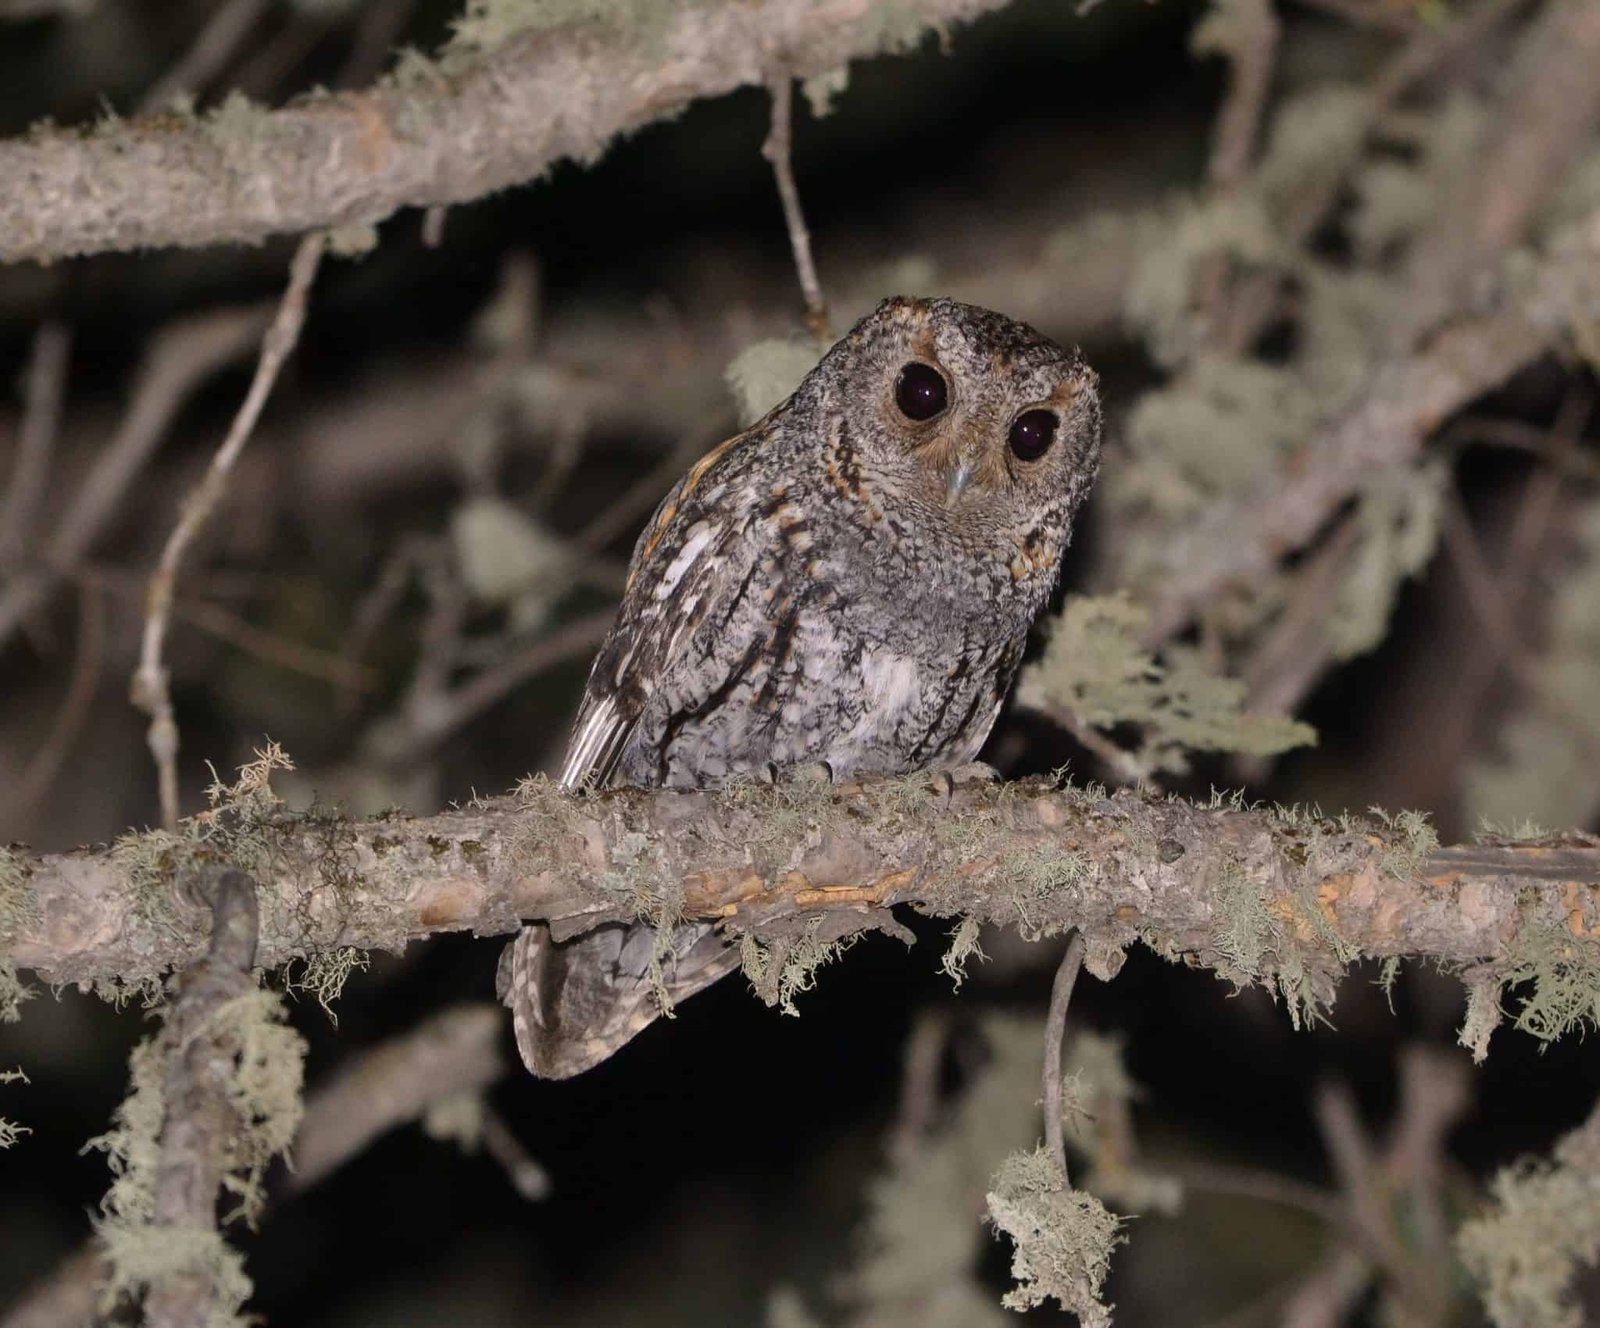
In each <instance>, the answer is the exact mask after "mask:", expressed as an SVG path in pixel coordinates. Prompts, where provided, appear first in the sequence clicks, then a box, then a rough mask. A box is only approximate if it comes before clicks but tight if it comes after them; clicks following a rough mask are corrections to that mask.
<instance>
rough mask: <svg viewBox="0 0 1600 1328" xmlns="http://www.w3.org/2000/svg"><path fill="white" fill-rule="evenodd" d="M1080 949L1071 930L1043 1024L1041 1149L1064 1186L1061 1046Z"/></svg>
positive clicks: (1080, 963) (1078, 936)
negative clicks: (1042, 1139) (1042, 1133)
mask: <svg viewBox="0 0 1600 1328" xmlns="http://www.w3.org/2000/svg"><path fill="white" fill-rule="evenodd" d="M1083 950H1084V945H1083V933H1082V932H1080V931H1079V930H1078V929H1077V928H1076V927H1074V928H1073V929H1072V934H1071V935H1070V936H1069V937H1068V938H1067V952H1066V953H1065V954H1064V955H1062V956H1061V966H1060V967H1059V968H1057V969H1056V979H1055V982H1054V983H1053V984H1051V987H1050V1012H1049V1014H1047V1015H1046V1016H1045V1021H1044V1146H1045V1149H1046V1151H1047V1152H1048V1153H1049V1154H1050V1156H1051V1157H1053V1158H1055V1160H1056V1165H1057V1166H1058V1167H1059V1168H1060V1169H1061V1184H1062V1185H1063V1186H1065V1185H1066V1184H1067V1141H1066V1139H1065V1137H1064V1135H1063V1131H1062V1122H1061V1044H1062V1043H1063V1042H1064V1041H1065V1040H1066V1036H1067V1007H1068V1006H1069V1005H1071V1004H1072V988H1073V986H1074V984H1075V983H1076V982H1077V981H1078V970H1079V969H1081V968H1082V967H1083Z"/></svg>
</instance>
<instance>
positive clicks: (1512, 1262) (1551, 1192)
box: [1456, 1122, 1600, 1328]
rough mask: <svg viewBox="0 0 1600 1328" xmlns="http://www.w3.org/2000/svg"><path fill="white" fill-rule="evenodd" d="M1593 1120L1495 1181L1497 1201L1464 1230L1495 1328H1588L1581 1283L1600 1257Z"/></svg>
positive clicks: (1463, 1254) (1463, 1244) (1598, 1144)
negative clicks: (1542, 1156)
mask: <svg viewBox="0 0 1600 1328" xmlns="http://www.w3.org/2000/svg"><path fill="white" fill-rule="evenodd" d="M1595 1136H1596V1128H1595V1125H1594V1123H1593V1122H1591V1123H1590V1124H1588V1125H1586V1126H1584V1127H1583V1128H1581V1129H1579V1130H1577V1131H1575V1132H1574V1133H1572V1134H1570V1135H1568V1136H1567V1137H1566V1138H1565V1139H1563V1140H1562V1141H1561V1142H1560V1143H1559V1144H1557V1145H1556V1148H1555V1152H1554V1155H1553V1156H1552V1157H1551V1158H1549V1159H1541V1160H1525V1161H1522V1162H1519V1163H1517V1164H1516V1165H1514V1166H1511V1167H1507V1168H1506V1169H1505V1170H1503V1171H1501V1172H1500V1173H1499V1174H1498V1175H1497V1176H1496V1177H1495V1178H1494V1179H1493V1180H1492V1181H1491V1182H1490V1184H1489V1194H1490V1206H1489V1208H1488V1209H1487V1210H1486V1211H1485V1212H1482V1213H1480V1214H1479V1215H1478V1216H1476V1217H1473V1218H1471V1219H1469V1220H1468V1221H1467V1222H1465V1223H1463V1224H1462V1226H1461V1229H1460V1230H1459V1231H1458V1232H1457V1234H1456V1251H1457V1253H1458V1254H1459V1255H1460V1258H1461V1262H1462V1263H1463V1264H1464V1265H1465V1266H1466V1268H1467V1270H1468V1271H1469V1272H1470V1273H1471V1275H1472V1276H1473V1278H1474V1279H1475V1280H1476V1281H1477V1282H1478V1284H1479V1287H1480V1289H1481V1292H1482V1295H1483V1301H1484V1307H1485V1309H1486V1310H1487V1311H1488V1314H1489V1318H1490V1320H1491V1322H1493V1323H1494V1325H1495V1328H1580V1325H1582V1324H1584V1323H1586V1322H1588V1319H1587V1316H1586V1315H1585V1313H1584V1310H1583V1305H1582V1301H1581V1298H1580V1296H1579V1294H1578V1290H1577V1285H1576V1284H1577V1282H1578V1279H1579V1277H1580V1275H1581V1271H1582V1270H1583V1269H1588V1268H1593V1267H1595V1265H1596V1263H1597V1262H1600V1140H1597V1139H1596V1137H1595Z"/></svg>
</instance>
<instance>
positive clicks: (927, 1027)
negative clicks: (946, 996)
mask: <svg viewBox="0 0 1600 1328" xmlns="http://www.w3.org/2000/svg"><path fill="white" fill-rule="evenodd" d="M949 1043H950V1015H949V1012H948V1011H947V1010H944V1009H942V1008H940V1007H937V1006H934V1007H926V1008H924V1009H921V1010H918V1011H917V1013H916V1014H915V1015H913V1016H912V1020H911V1033H910V1035H909V1036H908V1037H907V1038H906V1047H905V1060H904V1065H903V1068H902V1070H901V1073H900V1110H899V1114H898V1116H897V1117H896V1119H895V1123H894V1129H893V1131H892V1132H891V1133H890V1136H889V1155H890V1156H891V1157H892V1158H893V1159H895V1160H896V1161H897V1162H903V1161H906V1160H909V1159H910V1158H912V1157H914V1156H916V1154H917V1152H918V1150H919V1149H920V1148H921V1147H922V1145H923V1143H924V1142H925V1141H926V1139H927V1137H928V1134H929V1133H930V1131H931V1130H932V1129H933V1125H934V1122H935V1121H936V1120H937V1119H938V1116H939V1071H940V1067H941V1066H942V1065H943V1064H944V1053H945V1048H946V1047H947V1046H948V1045H949Z"/></svg>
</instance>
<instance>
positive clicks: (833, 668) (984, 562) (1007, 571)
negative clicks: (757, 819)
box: [500, 298, 1100, 1078]
mask: <svg viewBox="0 0 1600 1328" xmlns="http://www.w3.org/2000/svg"><path fill="white" fill-rule="evenodd" d="M1099 456H1100V402H1099V394H1098V391H1097V386H1096V378H1095V375H1094V373H1093V372H1092V371H1091V370H1090V369H1089V368H1088V367H1087V365H1085V363H1084V361H1083V359H1082V357H1081V356H1080V355H1079V354H1078V353H1077V352H1076V351H1067V350H1063V349H1062V348H1061V347H1059V346H1057V345H1056V344H1055V343H1053V342H1051V341H1050V340H1048V339H1047V338H1045V337H1043V336H1041V335H1040V334H1039V333H1038V332H1035V331H1034V330H1033V329H1032V328H1030V327H1028V326H1026V325H1025V324H1022V323H1018V322H1015V321H1013V320H1012V319H1010V318H1006V317H1004V316H1002V315H1000V314H996V313H991V312H989V311H988V310H986V309H979V308H976V307H974V306H972V305H967V304H958V303H957V302H955V301H954V300H948V299H908V298H895V299H889V300H886V301H884V302H883V303H882V304H881V305H879V306H878V308H877V309H876V310H874V311H873V312H872V313H871V314H869V315H868V316H867V317H866V318H863V319H862V320H861V321H860V322H859V323H857V324H856V325H855V327H853V328H852V329H851V330H850V331H849V332H848V333H847V334H846V335H845V336H844V338H843V339H842V340H840V341H839V342H838V343H837V344H835V345H834V346H833V347H832V348H831V349H830V350H829V351H828V352H827V353H826V354H825V355H824V356H823V357H822V360H821V361H820V362H819V363H818V365H817V366H816V368H815V369H813V370H812V371H811V373H810V374H809V375H807V377H806V379H805V381H804V382H802V383H801V384H800V386H799V387H798V388H797V389H796V390H795V392H794V395H793V396H791V397H790V398H789V399H788V400H787V401H785V402H783V403H782V404H781V405H779V406H777V407H776V408H774V409H773V410H772V411H770V412H769V413H768V414H767V415H766V416H765V417H764V418H762V419H761V420H759V421H757V422H756V423H755V424H754V425H752V426H751V427H750V428H749V429H747V430H746V431H745V432H743V433H741V434H739V435H737V436H736V437H734V438H731V439H729V440H728V441H727V442H725V443H723V444H722V445H721V446H719V447H717V448H715V449H713V450H712V451H711V452H709V453H708V454H707V455H706V456H704V457H703V458H701V460H700V461H699V462H698V463H697V464H695V465H694V466H693V468H691V469H690V471H689V472H688V473H687V474H686V475H685V476H684V477H683V478H682V479H681V480H679V481H678V483H677V485H676V486H675V487H674V488H673V489H672V491H671V492H670V493H668V494H667V496H666V498H665V500H664V501H663V502H662V504H661V506H660V507H659V508H658V509H657V511H656V513H655V516H654V517H653V519H652V520H651V521H650V523H649V525H648V526H647V527H646V529H645V531H644V533H643V534H642V535H641V536H640V537H639V541H638V544H637V545H636V546H635V548H634V551H633V559H632V563H631V565H630V568H629V574H628V580H627V588H626V590H625V592H624V594H623V598H622V604H621V607H620V608H619V609H618V612H617V619H616V623H615V625H614V626H613V627H612V629H611V632H610V634H609V636H608V637H607V638H606V640H605V642H604V644H603V645H602V646H601V648H600V652H599V654H598V655H597V656H596V657H595V661H594V665H593V667H592V668H591V670H590V673H589V681H588V687H587V689H586V691H585V694H584V697H583V701H582V704H581V706H580V708H579V711H578V716H577V720H576V723H575V725H574V728H573V732H572V738H571V741H570V744H569V747H568V751H567V755H566V761H565V764H564V765H563V767H562V770H561V776H560V783H561V786H562V787H563V788H564V789H569V790H580V789H585V788H597V787H602V786H618V785H636V786H641V787H646V788H701V787H705V786H707V785H713V784H716V783H718V782H720V781H722V780H725V779H727V778H729V777H730V776H735V775H749V774H755V775H759V776H769V775H770V776H772V777H776V778H780V779H781V778H783V777H784V775H785V774H786V773H788V772H794V771H797V770H801V769H806V770H815V769H817V768H818V767H821V768H824V769H825V770H826V771H827V772H828V774H829V775H830V776H831V777H832V778H834V779H836V780H842V779H847V778H851V777H855V776H861V775H875V774H882V775H892V774H904V773H908V772H911V771H916V770H922V769H929V768H938V767H951V766H957V765H961V764H964V763H966V762H968V761H971V760H972V759H973V758H974V756H975V755H976V754H977V752H978V749H979V748H980V747H981V746H982V745H983V742H984V739H985V738H986V737H987V736H988V734H989V730H990V728H991V727H992V726H993V724H994V721H995V717H996V715H998V713H999V711H1000V706H1001V703H1002V702H1003V701H1004V699H1005V696H1006V692H1007V690H1008V689H1009V688H1010V686H1011V682H1012V679H1013V677H1014V676H1015V674H1016V671H1017V666H1018V663H1019V661H1020V660H1021V658H1022V653H1023V647H1024V645H1025V644H1026V641H1027V636H1028V631H1029V629H1030V627H1031V626H1032V624H1033V621H1034V619H1035V617H1036V616H1037V615H1038V613H1039V611H1040V610H1041V609H1042V608H1043V607H1044V605H1045V602H1046V600H1048V598H1049V596H1050V593H1051V591H1052V589H1053V588H1054V586H1055V582H1056V577H1057V574H1058V570H1059V567H1060V562H1061V554H1062V551H1063V549H1064V548H1065V547H1066V545H1067V541H1068V539H1069V538H1070V537H1071V534H1072V524H1073V517H1074V515H1075V514H1076V512H1077V510H1078V507H1079V505H1080V504H1081V503H1082V502H1083V499H1084V496H1085V495H1086V494H1087V493H1088V491H1089V487H1090V485H1091V484H1092V482H1093V480H1094V477H1095V472H1096V470H1097V469H1098V465H1099ZM653 957H656V958H659V957H660V956H659V954H658V952H657V943H656V938H655V937H654V935H653V934H652V932H651V930H650V929H649V928H647V927H642V926H638V925H612V926H606V927H601V928H599V929H597V930H595V931H592V932H589V933H587V934H585V935H583V936H580V937H578V938H576V939H574V940H572V941H569V942H567V943H565V944H557V943H556V942H555V941H554V939H553V938H552V937H551V935H550V932H549V930H548V928H546V927H544V926H542V925H536V926H531V927H528V928H526V929H525V930H524V931H523V932H522V933H521V934H520V935H519V936H518V937H517V938H516V939H515V940H514V941H513V942H512V943H511V945H510V946H508V947H507V951H506V955H505V957H504V959H503V960H502V965H501V973H500V988H501V996H502V998H503V999H504V1000H505V1002H506V1004H507V1005H509V1006H510V1008H511V1010H512V1013H513V1022H514V1025H515V1028H516V1035H517V1045H518V1048H519V1049H520V1051H521V1053H522V1057H523V1059H524V1061H526V1062H527V1065H528V1067H529V1069H531V1070H532V1071H533V1072H534V1073H535V1074H538V1075H541V1076H545V1077H555V1078H563V1077H566V1076H568V1075H572V1074H577V1073H579V1072H581V1071H582V1070H585V1069H587V1068H589V1067H590V1066H591V1065H593V1064H596V1063H597V1062H599V1061H601V1060H604V1059H605V1058H606V1057H607V1056H609V1055H610V1054H611V1053H612V1052H613V1051H615V1050H616V1049H617V1048H618V1047H620V1046H621V1045H622V1044H623V1043H624V1042H626V1041H627V1040H628V1039H629V1038H631V1037H632V1036H634V1034H636V1033H637V1032H638V1031H639V1030H640V1029H642V1028H643V1027H645V1026H646V1025H647V1024H649V1023H650V1022H651V1020H653V1019H654V1018H655V1017H656V1015H657V1014H658V1013H659V999H658V993H657V991H656V989H655V988H654V986H653V984H652V980H651V973H650V971H651V968H652V962H651V961H652V958H653ZM737 962H738V960H737V950H736V949H734V948H733V947H731V946H729V945H728V944H727V943H726V942H725V941H724V940H723V939H722V938H721V937H720V936H719V935H717V934H716V933H714V932H712V931H711V930H710V929H709V928H708V927H705V926H688V927H682V928H679V929H678V931H677V932H676V933H675V935H674V936H673V937H672V938H671V943H670V948H669V950H668V953H667V954H666V956H665V958H664V960H663V962H662V963H661V966H660V968H659V970H658V972H657V974H656V977H657V978H658V979H659V980H660V981H662V982H664V983H665V986H666V994H667V995H668V997H669V998H671V999H680V998H682V997H683V996H686V995H689V994H692V993H693V992H695V991H697V990H699V989H700V988H702V987H704V986H706V985H708V984H709V983H710V982H713V981H715V980H716V979H717V978H719V977H721V976H722V975H723V974H725V973H727V972H729V971H730V970H731V969H732V968H733V967H735V966H736V965H737Z"/></svg>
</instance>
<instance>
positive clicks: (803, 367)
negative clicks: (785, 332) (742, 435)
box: [723, 338, 818, 426]
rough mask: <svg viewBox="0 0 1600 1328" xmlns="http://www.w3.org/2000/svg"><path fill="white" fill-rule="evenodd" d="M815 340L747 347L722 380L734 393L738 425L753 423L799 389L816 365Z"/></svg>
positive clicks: (760, 342) (780, 340) (756, 343)
mask: <svg viewBox="0 0 1600 1328" xmlns="http://www.w3.org/2000/svg"><path fill="white" fill-rule="evenodd" d="M817 357H818V351H817V345H816V343H815V342H814V341H801V340H795V339H780V338H772V339H769V340H766V341H757V342H754V343H753V344H751V345H749V346H746V347H745V348H744V349H743V350H742V351H740V352H739V353H738V354H737V355H735V356H734V357H733V359H732V360H731V361H730V362H729V364H728V368H727V371H726V372H725V373H724V375H723V377H724V378H725V379H726V380H727V384H728V390H729V391H730V392H731V393H733V399H734V403H735V405H736V406H737V407H738V414H739V423H740V425H741V426H749V425H751V424H754V423H755V422H756V421H757V420H759V419H760V418H761V417H762V416H763V415H765V414H766V413H767V412H768V411H769V410H771V409H772V408H773V407H774V406H776V405H777V404H778V403H779V402H781V401H783V400H784V399H785V398H786V397H788V396H789V394H790V393H791V392H793V391H794V390H795V388H797V387H799V386H800V382H801V380H802V379H803V378H804V377H805V376H806V375H807V374H808V373H810V372H811V371H812V370H813V369H814V368H816V365H817Z"/></svg>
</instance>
